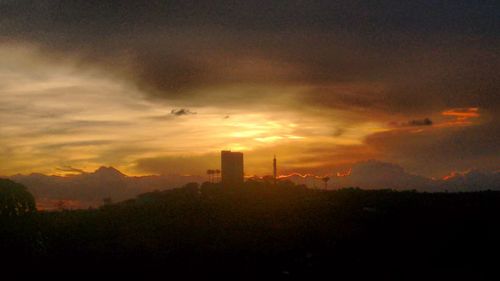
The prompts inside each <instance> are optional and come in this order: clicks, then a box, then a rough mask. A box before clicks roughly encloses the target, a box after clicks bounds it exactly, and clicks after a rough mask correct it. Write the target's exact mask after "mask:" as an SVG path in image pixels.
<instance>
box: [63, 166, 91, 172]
mask: <svg viewBox="0 0 500 281" xmlns="http://www.w3.org/2000/svg"><path fill="white" fill-rule="evenodd" d="M57 170H58V171H61V172H69V173H77V174H85V173H86V172H85V171H84V170H82V169H78V168H73V167H71V166H64V167H59V168H57Z"/></svg>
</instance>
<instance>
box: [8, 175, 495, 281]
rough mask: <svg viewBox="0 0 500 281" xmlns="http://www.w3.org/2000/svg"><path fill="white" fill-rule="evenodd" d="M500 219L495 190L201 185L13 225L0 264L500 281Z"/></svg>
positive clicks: (75, 271) (120, 272) (31, 268)
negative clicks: (395, 189)
mask: <svg viewBox="0 0 500 281" xmlns="http://www.w3.org/2000/svg"><path fill="white" fill-rule="evenodd" d="M499 214H500V192H492V191H488V192H476V193H458V194H451V193H439V194H437V193H434V194H429V193H416V192H393V191H362V190H357V189H345V190H339V191H330V192H325V191H312V190H306V189H304V188H301V187H297V186H291V185H289V186H285V185H283V186H279V187H274V186H267V187H266V186H263V185H252V184H247V185H246V186H245V187H240V188H232V189H222V188H220V187H219V186H215V185H205V186H203V188H202V189H201V193H200V192H199V191H198V189H197V188H196V186H193V185H191V186H186V187H185V188H181V189H176V190H171V191H165V192H157V193H149V194H145V195H142V196H140V197H138V198H137V199H135V200H130V201H127V202H122V203H118V204H111V205H107V206H104V207H103V208H100V209H97V210H78V211H60V212H39V213H37V214H33V215H27V216H23V217H17V218H9V219H6V218H4V219H3V221H2V224H1V226H0V231H1V232H0V234H1V235H2V236H1V240H0V247H1V248H0V255H1V257H2V259H3V260H2V270H3V271H4V272H6V271H16V270H21V271H19V272H23V273H28V272H29V273H50V274H55V275H53V276H61V277H62V276H68V275H67V273H71V274H72V275H87V274H88V275H89V276H90V275H94V274H95V273H98V272H99V273H100V272H107V273H108V274H112V275H115V276H130V275H137V276H142V277H144V276H147V275H151V276H153V275H154V274H156V276H162V277H163V278H160V279H168V278H169V277H173V276H182V277H208V276H214V275H215V276H220V277H237V278H248V279H256V278H260V277H275V278H290V279H295V278H300V279H305V278H309V279H310V278H312V279H319V278H320V277H321V278H322V279H324V278H326V279H327V280H330V279H336V280H352V279H365V278H366V279H371V280H380V279H383V280H457V279H460V280H500V279H498V278H499V277H500V274H499V272H500V265H499V259H500V247H499V245H500V218H499ZM158 274H160V275H158ZM94 276H96V275H94ZM97 276H98V275H97Z"/></svg>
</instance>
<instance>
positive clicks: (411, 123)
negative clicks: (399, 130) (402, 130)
mask: <svg viewBox="0 0 500 281" xmlns="http://www.w3.org/2000/svg"><path fill="white" fill-rule="evenodd" d="M432 124H433V122H432V120H431V119H429V118H424V119H413V120H410V121H408V122H391V123H390V125H392V126H395V127H419V126H432Z"/></svg>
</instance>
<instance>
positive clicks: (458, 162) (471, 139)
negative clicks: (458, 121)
mask: <svg viewBox="0 0 500 281" xmlns="http://www.w3.org/2000/svg"><path fill="white" fill-rule="evenodd" d="M499 139H500V128H499V125H498V123H497V122H493V121H492V122H488V123H484V124H481V125H475V126H458V127H455V128H446V129H443V128H432V129H431V130H424V131H422V132H408V131H398V130H395V131H388V132H381V133H376V134H373V135H371V136H369V137H368V138H367V140H366V143H367V144H368V146H370V147H372V148H373V149H374V150H376V151H378V152H379V153H380V155H383V157H384V158H385V160H387V161H393V162H397V163H400V164H401V165H403V166H404V167H406V168H407V169H409V170H411V171H412V172H416V173H418V174H424V175H429V176H443V175H444V174H447V173H449V171H457V170H458V171H463V170H467V169H470V168H478V169H486V170H496V169H498V155H500V145H499V142H498V140H499Z"/></svg>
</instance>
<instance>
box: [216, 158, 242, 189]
mask: <svg viewBox="0 0 500 281" xmlns="http://www.w3.org/2000/svg"><path fill="white" fill-rule="evenodd" d="M221 170H222V174H221V175H222V185H224V186H231V185H240V184H242V183H243V153H241V152H231V151H227V150H223V151H221Z"/></svg>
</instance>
